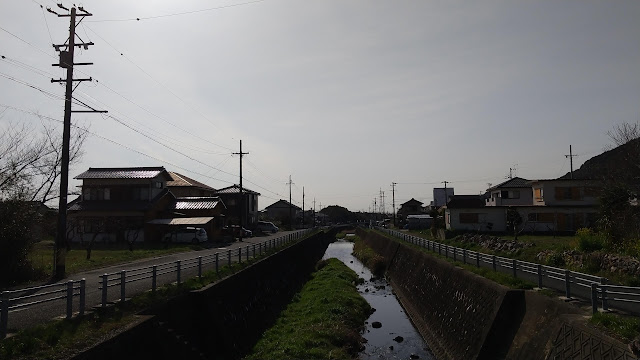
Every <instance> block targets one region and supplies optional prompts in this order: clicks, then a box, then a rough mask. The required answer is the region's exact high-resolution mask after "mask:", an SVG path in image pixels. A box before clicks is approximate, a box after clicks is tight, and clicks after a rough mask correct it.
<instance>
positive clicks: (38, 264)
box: [29, 240, 200, 280]
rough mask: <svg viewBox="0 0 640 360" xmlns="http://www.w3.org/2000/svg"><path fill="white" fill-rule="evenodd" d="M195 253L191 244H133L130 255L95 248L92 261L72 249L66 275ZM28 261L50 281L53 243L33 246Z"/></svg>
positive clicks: (81, 251) (119, 247)
mask: <svg viewBox="0 0 640 360" xmlns="http://www.w3.org/2000/svg"><path fill="white" fill-rule="evenodd" d="M116 246H117V247H116ZM196 249H200V247H199V246H197V245H190V244H172V245H169V247H168V248H167V249H165V248H164V245H163V244H136V246H135V247H134V250H133V251H129V249H128V248H123V245H114V246H113V247H109V248H107V247H105V246H95V248H94V249H93V250H92V251H91V259H90V260H87V252H86V251H85V250H84V249H82V248H77V249H76V248H74V249H72V250H71V251H69V252H67V258H66V271H67V273H68V274H74V273H78V272H81V271H85V270H92V269H97V268H101V267H104V266H108V265H115V264H120V263H125V262H129V261H132V260H138V259H145V258H150V257H154V256H161V255H167V254H173V253H178V252H185V251H192V250H196ZM29 260H30V261H31V264H32V265H33V267H34V269H35V270H36V271H35V272H36V273H39V274H41V276H42V277H43V278H48V277H50V276H51V274H52V270H53V240H43V241H40V242H38V243H36V244H35V245H34V247H33V249H32V251H31V254H30V255H29ZM34 280H39V279H34Z"/></svg>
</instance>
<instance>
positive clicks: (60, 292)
mask: <svg viewBox="0 0 640 360" xmlns="http://www.w3.org/2000/svg"><path fill="white" fill-rule="evenodd" d="M85 289H86V281H85V279H82V280H69V281H67V282H64V283H57V284H51V285H42V286H34V287H29V288H24V289H19V290H9V291H3V292H2V293H0V339H3V338H4V337H5V336H6V335H7V325H8V322H9V310H17V309H23V308H28V307H31V306H34V305H38V304H43V303H47V302H52V301H56V300H63V299H64V300H66V305H67V309H66V310H67V314H66V317H67V319H70V318H71V317H72V316H73V298H74V297H76V296H77V297H79V298H80V300H79V304H78V306H79V311H78V315H84V310H85V293H86V292H85ZM43 290H44V292H39V291H43Z"/></svg>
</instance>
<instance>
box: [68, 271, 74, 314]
mask: <svg viewBox="0 0 640 360" xmlns="http://www.w3.org/2000/svg"><path fill="white" fill-rule="evenodd" d="M72 316H73V280H69V281H67V319H71V317H72Z"/></svg>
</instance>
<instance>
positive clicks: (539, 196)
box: [533, 188, 544, 201]
mask: <svg viewBox="0 0 640 360" xmlns="http://www.w3.org/2000/svg"><path fill="white" fill-rule="evenodd" d="M543 195H544V194H543V192H542V188H536V189H533V196H534V197H535V199H536V201H543V200H544V196H543Z"/></svg>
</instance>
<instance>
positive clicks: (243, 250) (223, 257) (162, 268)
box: [0, 228, 315, 339]
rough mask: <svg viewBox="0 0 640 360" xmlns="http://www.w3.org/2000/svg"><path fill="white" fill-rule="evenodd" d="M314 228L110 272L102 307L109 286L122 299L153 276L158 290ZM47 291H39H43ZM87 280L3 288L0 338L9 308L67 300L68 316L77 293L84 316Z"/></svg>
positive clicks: (105, 276) (103, 285) (103, 280)
mask: <svg viewBox="0 0 640 360" xmlns="http://www.w3.org/2000/svg"><path fill="white" fill-rule="evenodd" d="M313 231H315V229H313V228H312V229H304V230H300V231H297V232H293V233H289V234H286V235H282V236H279V237H277V238H273V239H269V240H265V241H263V242H260V243H255V244H250V245H247V246H244V247H240V248H237V249H233V250H231V249H230V250H227V251H226V252H216V253H214V254H209V255H205V256H198V257H194V258H190V259H186V260H177V261H175V262H168V263H163V264H157V265H151V266H145V267H141V268H136V269H131V270H121V271H119V272H114V273H107V274H103V275H100V276H99V277H100V281H99V285H98V289H99V290H101V292H102V294H101V306H103V307H104V306H106V304H107V302H108V291H107V290H108V288H111V287H115V286H119V287H120V297H119V300H121V301H124V300H125V299H126V285H127V284H131V283H134V282H138V281H142V280H146V279H151V290H152V291H156V289H157V285H158V284H157V280H158V277H159V276H162V275H166V274H173V273H175V276H176V283H177V284H180V283H181V282H182V278H181V277H182V275H183V272H184V271H185V270H188V269H193V268H197V269H198V277H202V271H203V269H204V268H205V267H206V266H209V265H211V264H215V270H216V271H219V270H220V265H222V264H223V263H224V262H226V263H227V265H231V263H232V262H233V260H234V259H237V260H238V262H240V263H242V259H243V257H244V258H245V261H249V259H250V258H251V257H253V258H255V257H256V256H260V255H262V254H263V253H266V252H268V251H269V250H272V249H275V248H277V247H280V246H282V245H284V244H286V243H289V242H291V241H294V240H298V239H300V238H302V237H305V236H307V235H308V234H309V233H311V232H313ZM43 290H44V292H40V291H43ZM85 294H86V281H85V279H82V280H75V281H74V280H69V281H67V282H64V283H58V284H52V285H43V286H35V287H29V288H24V289H19V290H10V291H3V292H1V293H0V339H3V338H4V337H5V336H6V335H7V326H8V319H9V310H16V309H22V308H29V307H32V306H35V305H38V304H42V303H46V302H51V301H56V300H61V299H66V306H67V308H66V311H67V312H66V317H67V319H69V318H71V317H72V316H73V298H74V297H76V296H78V297H79V298H80V300H79V312H78V315H84V312H85V302H86V300H85V299H86V296H85Z"/></svg>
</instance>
